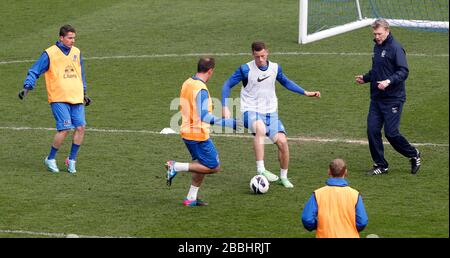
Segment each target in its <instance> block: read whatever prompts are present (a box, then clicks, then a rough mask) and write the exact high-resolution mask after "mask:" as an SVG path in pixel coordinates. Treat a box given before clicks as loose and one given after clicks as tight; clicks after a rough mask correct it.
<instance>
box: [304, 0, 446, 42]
mask: <svg viewBox="0 0 450 258" xmlns="http://www.w3.org/2000/svg"><path fill="white" fill-rule="evenodd" d="M448 2H449V0H299V43H301V44H306V43H310V42H313V41H317V40H320V39H324V38H327V37H331V36H334V35H338V34H341V33H344V32H347V31H351V30H355V29H359V28H362V27H365V26H368V25H370V24H371V23H372V22H373V21H374V20H375V19H376V18H384V19H386V20H387V21H388V22H389V24H390V25H391V26H400V27H407V28H415V29H421V30H428V31H443V32H448V25H449V20H448V17H449V9H448Z"/></svg>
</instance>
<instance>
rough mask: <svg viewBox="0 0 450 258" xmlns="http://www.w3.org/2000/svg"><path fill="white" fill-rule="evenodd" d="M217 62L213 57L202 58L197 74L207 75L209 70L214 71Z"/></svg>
mask: <svg viewBox="0 0 450 258" xmlns="http://www.w3.org/2000/svg"><path fill="white" fill-rule="evenodd" d="M215 66H216V62H215V61H214V58H213V57H202V58H200V60H198V64H197V72H199V73H206V72H207V71H208V70H209V69H214V67H215Z"/></svg>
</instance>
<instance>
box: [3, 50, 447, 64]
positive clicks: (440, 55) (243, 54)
mask: <svg viewBox="0 0 450 258" xmlns="http://www.w3.org/2000/svg"><path fill="white" fill-rule="evenodd" d="M204 55H212V56H250V54H249V53H186V54H148V55H116V56H92V57H89V56H87V57H84V58H83V59H84V60H103V59H137V58H172V57H196V56H204ZM271 55H280V56H317V55H319V56H320V55H325V56H371V55H372V53H352V52H272V53H271ZM408 56H413V57H448V56H449V55H448V54H423V53H411V54H408ZM35 61H36V60H34V59H26V60H9V61H0V65H6V64H18V63H32V62H35Z"/></svg>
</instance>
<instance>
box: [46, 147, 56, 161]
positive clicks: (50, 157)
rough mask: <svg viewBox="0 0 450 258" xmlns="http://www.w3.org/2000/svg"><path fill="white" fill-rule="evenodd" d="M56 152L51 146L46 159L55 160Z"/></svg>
mask: <svg viewBox="0 0 450 258" xmlns="http://www.w3.org/2000/svg"><path fill="white" fill-rule="evenodd" d="M57 151H58V149H57V148H55V147H53V145H52V148H51V149H50V153H49V154H48V157H47V159H55V156H56V152H57Z"/></svg>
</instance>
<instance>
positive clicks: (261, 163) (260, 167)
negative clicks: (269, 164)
mask: <svg viewBox="0 0 450 258" xmlns="http://www.w3.org/2000/svg"><path fill="white" fill-rule="evenodd" d="M265 170H266V168H265V167H264V160H257V161H256V171H258V173H262V172H264V171H265Z"/></svg>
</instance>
